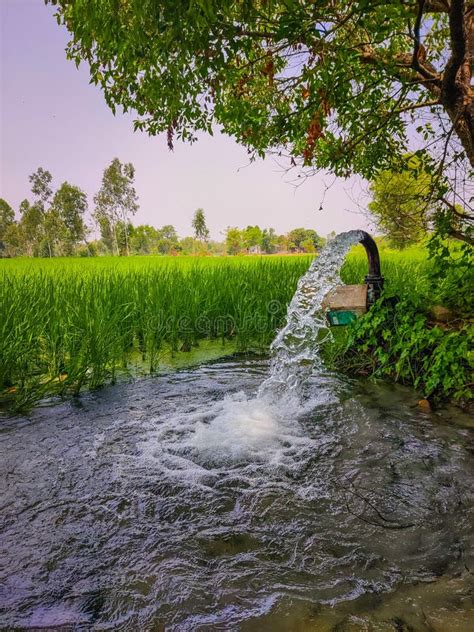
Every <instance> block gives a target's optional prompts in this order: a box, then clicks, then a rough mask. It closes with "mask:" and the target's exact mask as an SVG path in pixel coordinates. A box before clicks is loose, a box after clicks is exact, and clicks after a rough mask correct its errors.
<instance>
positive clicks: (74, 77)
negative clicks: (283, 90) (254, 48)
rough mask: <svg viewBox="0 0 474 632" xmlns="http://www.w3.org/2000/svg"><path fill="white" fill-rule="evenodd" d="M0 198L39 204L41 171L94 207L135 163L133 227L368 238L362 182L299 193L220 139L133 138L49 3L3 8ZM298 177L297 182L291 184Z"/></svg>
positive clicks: (314, 184)
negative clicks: (116, 165) (111, 169)
mask: <svg viewBox="0 0 474 632" xmlns="http://www.w3.org/2000/svg"><path fill="white" fill-rule="evenodd" d="M0 22H1V49H0V53H1V57H0V59H1V61H0V94H1V104H0V105H1V111H0V121H1V129H0V197H3V198H5V199H6V200H7V201H8V202H9V203H10V205H11V206H12V207H14V208H15V210H16V209H18V206H19V203H20V202H21V200H22V199H23V198H25V197H30V191H29V182H28V175H29V174H31V173H32V172H33V171H35V170H36V169H37V167H39V166H42V167H44V168H45V169H48V170H49V171H51V173H52V175H53V178H54V185H55V186H58V185H59V184H60V183H61V182H63V181H64V180H68V181H69V182H71V183H73V184H76V185H78V186H80V187H81V188H82V189H83V190H84V191H85V192H86V193H87V194H88V196H89V204H90V210H92V197H93V195H94V193H95V192H96V191H97V190H98V188H99V186H100V180H101V177H102V172H103V170H104V168H105V167H106V166H107V165H108V164H109V162H110V161H111V160H112V158H114V157H118V158H120V160H122V161H124V162H132V163H133V164H134V165H135V168H136V189H137V193H138V195H139V200H140V210H139V211H138V213H137V214H136V216H135V218H134V220H133V221H134V223H135V224H138V223H148V224H152V225H154V226H162V225H164V224H174V226H175V227H176V229H177V230H178V233H179V234H180V235H182V236H184V235H186V234H191V232H192V231H191V226H190V224H191V218H192V215H193V212H194V211H195V210H196V208H198V207H202V208H204V211H205V213H206V217H207V222H208V225H209V228H210V230H211V235H212V237H213V238H216V239H220V238H222V233H223V231H224V230H225V228H226V227H227V226H240V227H244V226H246V225H248V224H259V225H260V226H261V227H262V228H263V227H267V226H273V227H274V228H275V229H276V230H277V232H279V233H281V232H286V231H288V230H290V229H291V228H295V227H298V226H304V227H306V228H314V229H315V230H317V231H318V233H320V234H322V235H326V234H327V233H329V232H330V231H332V230H335V231H336V232H341V231H343V230H348V229H351V228H367V219H366V217H365V216H364V215H363V214H360V212H359V209H358V207H357V204H356V203H355V201H354V200H357V201H358V200H359V190H360V185H359V183H358V181H357V180H355V179H353V180H350V181H344V180H338V181H337V182H336V183H335V184H333V185H332V186H331V188H330V189H329V190H328V191H327V193H326V196H325V199H324V209H323V210H322V211H318V208H319V206H320V203H321V201H322V199H323V194H324V190H325V183H326V184H329V183H332V182H333V180H334V179H333V178H332V177H331V176H324V177H323V175H318V176H315V177H313V178H311V179H309V180H307V181H306V182H305V184H304V185H303V186H301V187H299V188H298V189H295V188H294V187H293V186H292V185H291V184H290V183H289V179H290V178H289V177H288V176H287V175H284V174H283V173H282V169H281V167H279V166H278V165H277V164H276V163H275V161H274V160H273V159H271V158H267V159H266V160H262V161H258V162H256V163H252V164H250V165H249V164H248V158H247V155H246V152H245V150H244V149H243V148H242V147H240V146H239V145H237V144H236V143H235V142H234V141H233V140H232V139H231V138H229V137H227V136H223V135H221V134H220V133H216V135H215V136H214V137H210V136H202V137H201V138H200V140H199V141H198V142H197V143H195V144H194V145H192V146H190V145H184V144H182V143H180V142H177V143H176V146H175V150H174V151H173V152H170V151H169V150H168V148H167V146H166V138H165V137H164V135H160V136H157V137H154V138H150V137H149V136H148V135H147V134H145V133H142V132H133V127H132V120H133V117H131V116H127V115H117V116H115V117H114V116H113V114H112V112H111V111H110V110H109V109H108V107H107V106H106V104H105V101H104V98H103V96H102V93H101V92H100V90H99V88H98V87H96V86H93V85H89V75H88V70H87V67H86V65H85V64H83V65H81V67H80V69H79V70H77V69H76V67H75V65H74V64H73V63H72V62H69V61H67V60H66V55H65V51H64V49H65V46H66V43H67V40H68V34H67V31H66V30H65V29H64V28H62V27H61V28H60V27H58V26H57V24H56V21H55V19H54V18H53V10H52V8H51V7H50V6H47V7H46V6H45V5H44V4H43V0H0ZM292 177H294V176H292Z"/></svg>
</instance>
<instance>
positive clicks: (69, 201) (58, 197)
mask: <svg viewBox="0 0 474 632" xmlns="http://www.w3.org/2000/svg"><path fill="white" fill-rule="evenodd" d="M87 207H88V204H87V196H86V194H85V193H84V191H81V189H80V188H79V187H77V186H74V185H73V184H69V182H63V183H62V184H61V186H60V187H59V189H58V190H57V191H56V193H55V194H54V197H53V201H52V209H53V210H54V211H55V212H56V214H57V217H58V220H59V221H58V223H59V225H60V226H59V227H58V228H59V230H60V231H61V234H62V254H64V255H72V254H73V252H74V248H75V246H76V245H77V244H78V243H80V242H81V241H83V240H84V239H85V237H86V233H87V227H86V224H85V222H84V216H85V214H86V212H87Z"/></svg>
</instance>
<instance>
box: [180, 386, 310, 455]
mask: <svg viewBox="0 0 474 632" xmlns="http://www.w3.org/2000/svg"><path fill="white" fill-rule="evenodd" d="M296 416H297V411H295V409H294V408H293V407H292V406H291V404H290V405H289V404H288V402H282V401H280V402H278V403H276V404H272V403H271V402H270V401H268V399H265V398H247V396H246V395H245V394H244V393H237V394H235V395H231V396H228V397H226V398H224V400H222V402H221V403H220V405H219V410H218V412H217V414H216V416H215V417H214V418H213V419H212V420H211V421H210V422H209V423H207V422H204V421H199V422H198V423H197V425H196V428H195V431H194V434H193V435H192V436H191V437H190V439H189V441H188V442H187V445H188V446H189V447H190V448H195V449H197V450H198V451H199V452H200V453H201V454H202V455H203V456H204V457H207V458H210V459H213V460H215V459H230V460H233V461H241V460H249V461H255V460H256V461H278V460H279V459H280V458H281V457H282V456H283V454H282V452H283V451H284V450H285V449H288V448H291V447H297V446H301V444H304V443H305V442H306V441H307V440H308V439H307V438H305V437H304V435H303V433H302V430H301V428H300V426H299V424H298V423H297V421H296Z"/></svg>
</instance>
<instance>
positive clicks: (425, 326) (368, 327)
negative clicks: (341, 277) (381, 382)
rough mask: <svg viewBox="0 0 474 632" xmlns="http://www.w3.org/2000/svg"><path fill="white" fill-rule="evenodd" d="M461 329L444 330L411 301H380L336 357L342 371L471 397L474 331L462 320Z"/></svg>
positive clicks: (438, 394) (433, 393)
mask: <svg viewBox="0 0 474 632" xmlns="http://www.w3.org/2000/svg"><path fill="white" fill-rule="evenodd" d="M460 324H461V326H460V327H459V328H457V329H446V330H445V329H442V328H441V327H439V326H434V325H432V324H431V323H430V322H429V318H428V316H427V315H426V314H425V313H423V312H421V311H420V309H419V307H418V306H417V305H416V304H414V302H413V301H412V300H410V298H404V299H403V300H400V301H393V300H389V299H388V300H387V299H383V298H382V299H380V300H379V301H378V302H377V303H376V304H375V305H374V306H373V307H372V309H371V310H370V311H369V312H368V313H367V314H366V315H365V316H364V317H362V318H360V319H359V320H357V321H355V322H354V323H353V324H352V325H351V327H350V328H349V330H348V332H347V337H346V338H345V341H343V342H342V343H341V342H339V347H340V348H341V347H342V353H340V354H339V355H338V356H336V355H334V354H333V359H334V361H335V363H336V364H337V365H338V367H339V368H343V369H345V370H347V371H349V372H354V373H362V374H365V375H372V376H374V377H386V378H390V379H393V380H395V381H398V382H402V383H405V384H413V385H414V386H415V387H417V388H419V389H420V390H421V391H422V392H423V394H424V396H425V397H432V398H434V399H437V398H448V397H449V398H453V399H455V400H464V401H468V400H471V399H472V398H473V392H472V388H471V385H472V381H471V380H472V377H471V375H472V364H473V359H474V358H473V354H472V351H471V349H472V348H473V342H474V340H473V338H474V331H473V327H472V326H470V324H469V323H468V322H465V321H461V322H460Z"/></svg>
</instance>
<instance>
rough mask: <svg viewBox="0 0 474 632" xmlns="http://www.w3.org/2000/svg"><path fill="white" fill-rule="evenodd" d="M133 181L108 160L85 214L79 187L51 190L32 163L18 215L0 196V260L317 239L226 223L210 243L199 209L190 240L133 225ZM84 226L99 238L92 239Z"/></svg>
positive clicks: (276, 247)
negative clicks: (28, 195) (28, 196)
mask: <svg viewBox="0 0 474 632" xmlns="http://www.w3.org/2000/svg"><path fill="white" fill-rule="evenodd" d="M134 179H135V169H134V167H133V165H132V164H131V163H122V162H120V160H119V159H118V158H114V159H113V160H112V161H111V163H110V164H109V165H108V167H107V168H106V169H105V170H104V173H103V177H102V183H101V187H100V189H99V191H98V192H97V193H96V195H95V196H94V198H93V200H94V209H93V211H92V213H91V214H90V215H89V207H88V202H87V196H86V194H85V192H84V191H82V190H81V189H80V188H79V187H78V186H75V185H73V184H70V183H69V182H63V183H62V184H61V185H60V186H59V187H58V188H57V189H56V190H54V189H53V185H52V182H53V177H52V175H51V173H50V172H49V171H48V170H46V169H43V168H42V167H39V168H38V169H37V170H36V171H35V173H33V174H32V175H31V176H30V177H29V181H30V183H31V199H29V200H28V199H25V200H23V201H22V202H21V203H20V206H19V209H18V213H15V211H14V210H13V208H12V207H11V206H10V205H9V204H8V202H7V201H6V200H3V199H0V257H17V256H27V257H61V256H62V257H65V256H97V255H120V256H124V255H129V254H138V255H170V254H171V255H178V254H186V255H188V254H194V255H208V254H209V255H212V254H219V255H223V254H229V255H235V254H274V253H279V252H281V253H285V252H293V253H303V252H308V253H312V252H316V251H317V250H318V249H319V248H320V247H321V246H322V245H323V243H324V239H323V238H321V237H320V236H319V235H318V234H317V233H316V231H314V230H312V229H306V228H295V229H294V230H292V231H290V232H289V233H287V234H285V235H277V233H276V232H275V230H274V229H273V228H263V229H262V228H260V227H259V226H247V227H246V228H243V229H240V228H237V227H228V228H227V230H226V231H225V238H224V240H223V241H213V240H211V239H210V237H209V235H210V233H209V229H208V227H207V223H206V217H205V213H204V210H203V209H202V208H198V209H197V210H196V211H195V213H194V216H193V218H192V222H191V226H192V229H193V236H190V237H184V238H180V237H179V236H178V234H177V232H176V229H175V228H174V226H172V225H171V224H168V225H165V226H162V227H161V228H156V227H154V226H150V225H148V224H141V225H138V226H134V225H133V224H132V221H131V219H132V217H133V216H134V215H135V214H136V212H137V211H138V208H139V204H138V196H137V193H136V190H135V186H134ZM92 227H95V228H96V229H97V230H98V232H99V233H100V238H99V239H94V238H93V230H92Z"/></svg>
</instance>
